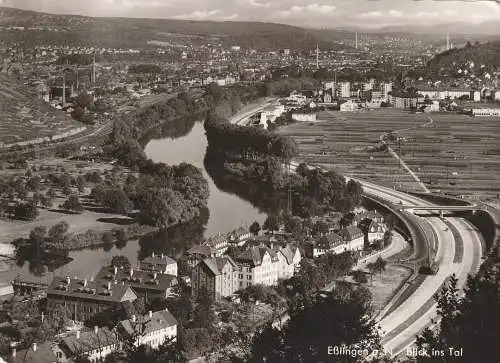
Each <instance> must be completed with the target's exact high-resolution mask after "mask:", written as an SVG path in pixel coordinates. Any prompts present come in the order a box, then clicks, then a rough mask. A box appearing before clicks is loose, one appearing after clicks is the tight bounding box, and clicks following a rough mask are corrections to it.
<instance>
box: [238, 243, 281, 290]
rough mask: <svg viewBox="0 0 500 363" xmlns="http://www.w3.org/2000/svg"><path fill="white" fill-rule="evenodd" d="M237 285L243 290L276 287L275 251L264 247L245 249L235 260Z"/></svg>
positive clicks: (277, 265)
mask: <svg viewBox="0 0 500 363" xmlns="http://www.w3.org/2000/svg"><path fill="white" fill-rule="evenodd" d="M236 263H237V264H238V271H239V274H238V281H239V282H238V285H239V288H240V289H244V288H246V287H248V286H250V285H257V284H262V285H268V286H272V285H276V284H277V283H278V269H279V265H280V264H279V258H278V256H277V254H276V251H275V250H273V249H270V248H268V247H264V246H254V247H249V248H247V249H246V250H245V251H244V252H243V253H242V254H241V255H239V256H238V257H237V258H236Z"/></svg>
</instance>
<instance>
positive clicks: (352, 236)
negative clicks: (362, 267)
mask: <svg viewBox="0 0 500 363" xmlns="http://www.w3.org/2000/svg"><path fill="white" fill-rule="evenodd" d="M339 235H340V237H342V239H343V240H344V242H345V243H346V245H347V249H348V250H351V251H358V250H362V249H363V247H364V239H365V238H364V237H365V235H364V233H363V231H362V230H361V229H359V228H358V227H355V226H347V227H345V228H343V229H341V230H340V232H339Z"/></svg>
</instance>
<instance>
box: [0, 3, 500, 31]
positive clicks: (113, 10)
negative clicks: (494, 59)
mask: <svg viewBox="0 0 500 363" xmlns="http://www.w3.org/2000/svg"><path fill="white" fill-rule="evenodd" d="M0 5H4V6H11V7H16V8H20V9H25V10H35V11H42V12H48V13H56V14H74V15H86V16H103V17H135V18H137V17H141V18H168V19H190V20H214V21H227V20H232V21H265V22H276V23H283V24H290V25H297V26H305V27H323V28H324V27H328V28H339V27H363V28H372V29H375V28H382V27H387V26H404V25H420V26H433V25H438V24H444V23H453V22H465V23H471V24H479V23H483V22H487V21H495V20H497V21H498V20H500V1H499V0H489V1H482V0H463V1H456V0H309V1H307V0H86V1H81V0H0Z"/></svg>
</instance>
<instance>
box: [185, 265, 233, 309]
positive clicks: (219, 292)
mask: <svg viewBox="0 0 500 363" xmlns="http://www.w3.org/2000/svg"><path fill="white" fill-rule="evenodd" d="M236 274H237V265H236V263H235V262H234V261H233V259H232V258H231V257H229V256H224V257H211V258H206V259H204V260H202V261H201V262H199V263H198V264H197V265H196V266H195V267H194V268H193V271H192V276H191V284H192V289H193V294H194V295H195V296H196V295H197V294H198V293H199V292H200V290H202V289H205V290H206V291H207V292H208V293H209V294H210V296H212V297H213V298H214V299H216V300H219V299H221V298H224V297H228V296H231V295H232V294H233V293H234V292H235V291H236V290H238V285H237V276H236Z"/></svg>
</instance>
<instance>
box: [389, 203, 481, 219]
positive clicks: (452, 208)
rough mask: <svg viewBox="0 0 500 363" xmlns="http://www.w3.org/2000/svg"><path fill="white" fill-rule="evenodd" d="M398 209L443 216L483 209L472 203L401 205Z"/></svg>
mask: <svg viewBox="0 0 500 363" xmlns="http://www.w3.org/2000/svg"><path fill="white" fill-rule="evenodd" d="M398 209H399V210H400V211H404V210H406V211H407V212H409V213H415V211H429V212H439V216H440V217H441V218H442V217H443V216H444V213H445V212H472V213H476V211H477V210H478V209H483V208H481V207H480V206H479V205H477V204H471V205H436V206H432V207H430V206H418V205H406V204H405V205H403V204H402V205H399V206H398Z"/></svg>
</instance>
